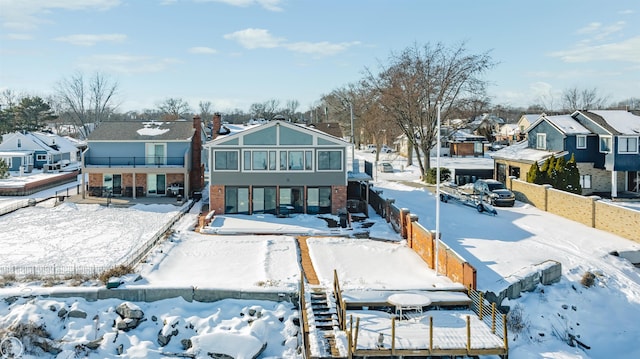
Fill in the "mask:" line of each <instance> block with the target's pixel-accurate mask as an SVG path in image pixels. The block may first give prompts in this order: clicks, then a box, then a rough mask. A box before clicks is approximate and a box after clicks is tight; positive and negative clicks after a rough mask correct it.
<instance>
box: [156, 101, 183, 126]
mask: <svg viewBox="0 0 640 359" xmlns="http://www.w3.org/2000/svg"><path fill="white" fill-rule="evenodd" d="M158 110H159V111H160V113H162V114H163V118H164V119H165V120H168V121H175V120H177V119H179V118H183V117H185V116H187V115H188V114H189V112H190V111H191V108H190V107H189V103H188V102H187V101H185V100H183V99H181V98H173V97H170V98H168V99H166V100H164V101H163V102H161V103H160V104H158Z"/></svg>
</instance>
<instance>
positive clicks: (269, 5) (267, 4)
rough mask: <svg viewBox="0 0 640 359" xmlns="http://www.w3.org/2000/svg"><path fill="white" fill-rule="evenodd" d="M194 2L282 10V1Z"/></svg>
mask: <svg viewBox="0 0 640 359" xmlns="http://www.w3.org/2000/svg"><path fill="white" fill-rule="evenodd" d="M196 2H221V3H225V4H227V5H231V6H238V7H249V6H252V5H259V6H262V7H263V8H265V9H267V10H269V11H282V8H281V7H280V6H279V5H280V3H281V2H282V0H196Z"/></svg>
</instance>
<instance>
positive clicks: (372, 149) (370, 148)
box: [366, 145, 393, 153]
mask: <svg viewBox="0 0 640 359" xmlns="http://www.w3.org/2000/svg"><path fill="white" fill-rule="evenodd" d="M366 151H367V152H371V153H376V151H377V148H376V145H367V150H366ZM391 152H393V148H391V147H389V146H387V145H382V146H381V147H380V153H391Z"/></svg>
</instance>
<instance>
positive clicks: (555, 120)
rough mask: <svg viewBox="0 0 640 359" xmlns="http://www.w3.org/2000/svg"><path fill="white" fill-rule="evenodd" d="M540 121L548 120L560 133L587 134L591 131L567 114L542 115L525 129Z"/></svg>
mask: <svg viewBox="0 0 640 359" xmlns="http://www.w3.org/2000/svg"><path fill="white" fill-rule="evenodd" d="M541 121H547V122H549V123H550V124H551V125H552V126H554V127H556V128H557V129H558V130H560V131H561V132H562V133H564V134H566V135H588V134H590V133H591V131H589V130H588V129H586V128H585V127H584V126H582V125H581V124H580V123H579V122H578V121H576V119H575V118H573V117H571V116H569V115H556V116H547V115H542V116H540V118H539V119H538V120H537V121H536V122H534V123H532V124H531V126H530V127H529V128H528V129H527V130H530V129H532V128H534V127H535V126H536V125H537V124H538V123H540V122H541ZM527 132H528V131H527Z"/></svg>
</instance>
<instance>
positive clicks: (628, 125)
mask: <svg viewBox="0 0 640 359" xmlns="http://www.w3.org/2000/svg"><path fill="white" fill-rule="evenodd" d="M587 112H590V113H594V114H596V115H598V116H600V117H602V118H603V119H604V120H605V121H606V123H607V124H608V125H609V126H611V127H612V128H613V129H614V130H616V131H618V132H619V134H622V135H640V116H636V115H634V114H632V113H631V112H628V111H622V110H592V111H587Z"/></svg>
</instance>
